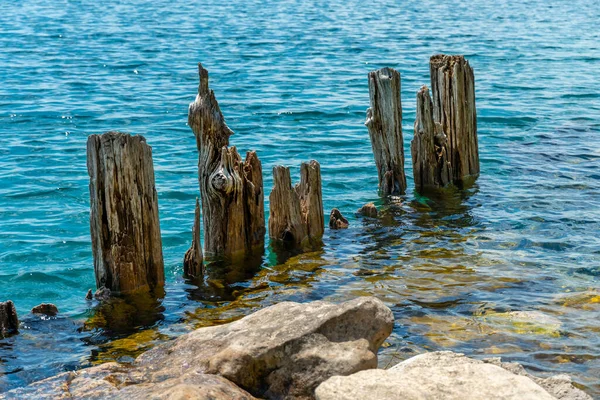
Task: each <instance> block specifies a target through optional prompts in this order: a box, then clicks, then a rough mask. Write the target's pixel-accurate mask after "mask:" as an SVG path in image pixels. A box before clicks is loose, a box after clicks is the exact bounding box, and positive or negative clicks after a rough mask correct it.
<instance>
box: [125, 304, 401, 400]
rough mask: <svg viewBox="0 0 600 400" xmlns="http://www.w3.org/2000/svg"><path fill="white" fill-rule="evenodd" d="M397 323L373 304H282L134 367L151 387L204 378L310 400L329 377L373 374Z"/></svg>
mask: <svg viewBox="0 0 600 400" xmlns="http://www.w3.org/2000/svg"><path fill="white" fill-rule="evenodd" d="M393 324H394V317H393V314H392V312H391V310H390V309H389V308H387V307H386V306H385V305H384V304H383V303H382V302H381V301H379V300H377V299H375V298H372V297H361V298H358V299H355V300H351V301H348V302H346V303H342V304H340V305H336V304H331V303H327V302H323V301H316V302H312V303H306V304H299V303H290V302H284V303H279V304H277V305H274V306H272V307H269V308H266V309H263V310H261V311H258V312H256V313H254V314H251V315H249V316H247V317H245V318H243V319H241V320H239V321H236V322H232V323H230V324H227V325H222V326H215V327H210V328H204V329H198V330H196V331H194V332H192V333H189V334H187V335H184V336H182V337H181V338H179V339H177V340H176V341H174V342H173V343H170V344H167V345H165V346H161V347H158V348H155V349H153V350H150V351H148V352H146V353H144V354H143V355H141V356H140V357H139V358H138V360H137V361H136V366H137V368H139V369H143V370H144V371H145V373H146V374H147V375H148V376H150V377H151V378H150V379H151V380H153V381H157V380H162V379H165V378H172V377H175V376H177V375H178V374H181V371H202V372H203V373H208V374H216V375H221V376H223V377H225V378H227V379H229V380H230V381H232V382H234V383H236V384H237V385H239V386H240V387H242V388H244V389H245V390H247V391H249V392H250V393H252V394H254V395H255V396H259V397H266V398H276V399H287V398H294V399H304V398H306V399H310V398H313V394H314V389H315V388H316V387H317V386H318V385H319V384H320V383H321V382H323V381H324V380H326V379H327V378H329V377H331V376H334V375H349V374H353V373H355V372H358V371H362V370H364V369H370V368H376V367H377V350H378V349H379V346H381V344H382V343H383V341H384V340H385V339H386V338H387V337H388V336H389V335H390V333H391V332H392V328H393Z"/></svg>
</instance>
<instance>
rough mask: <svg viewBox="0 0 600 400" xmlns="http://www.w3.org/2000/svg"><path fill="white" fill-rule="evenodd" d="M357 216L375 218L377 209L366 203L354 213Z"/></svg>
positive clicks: (373, 205)
mask: <svg viewBox="0 0 600 400" xmlns="http://www.w3.org/2000/svg"><path fill="white" fill-rule="evenodd" d="M356 213H357V214H359V215H362V216H364V217H370V218H377V214H378V213H377V207H375V204H373V203H367V204H365V205H364V206H362V207H361V208H359V209H358V211H356Z"/></svg>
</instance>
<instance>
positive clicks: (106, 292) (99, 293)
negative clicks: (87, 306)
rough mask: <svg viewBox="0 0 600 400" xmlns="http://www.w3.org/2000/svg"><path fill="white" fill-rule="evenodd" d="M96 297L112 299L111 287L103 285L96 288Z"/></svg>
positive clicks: (97, 298)
mask: <svg viewBox="0 0 600 400" xmlns="http://www.w3.org/2000/svg"><path fill="white" fill-rule="evenodd" d="M94 297H95V298H96V300H98V301H106V300H108V299H110V289H107V288H105V287H104V286H102V287H101V288H100V289H98V290H96V293H95V294H94Z"/></svg>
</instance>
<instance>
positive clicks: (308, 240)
mask: <svg viewBox="0 0 600 400" xmlns="http://www.w3.org/2000/svg"><path fill="white" fill-rule="evenodd" d="M324 231H325V218H324V215H323V196H322V193H321V167H320V165H319V163H318V162H317V161H315V160H312V161H309V162H308V163H302V165H301V166H300V183H298V184H297V185H296V186H295V187H292V180H291V177H290V169H289V168H287V167H283V166H276V167H274V168H273V190H272V191H271V194H270V196H269V236H270V238H271V240H274V241H276V242H285V243H292V244H293V245H295V246H299V247H304V246H305V245H308V244H312V243H317V242H319V241H320V240H321V238H322V237H323V232H324Z"/></svg>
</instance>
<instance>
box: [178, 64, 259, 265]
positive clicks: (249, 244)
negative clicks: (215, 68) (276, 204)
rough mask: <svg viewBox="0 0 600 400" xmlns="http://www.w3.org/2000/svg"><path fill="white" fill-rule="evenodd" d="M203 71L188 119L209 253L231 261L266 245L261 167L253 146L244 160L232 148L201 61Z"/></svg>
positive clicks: (205, 248) (231, 132) (230, 133)
mask: <svg viewBox="0 0 600 400" xmlns="http://www.w3.org/2000/svg"><path fill="white" fill-rule="evenodd" d="M198 72H199V75H200V85H199V86H198V95H197V96H196V100H195V101H194V102H193V103H191V104H190V107H189V112H188V124H189V126H190V127H191V128H192V131H193V132H194V135H195V136H196V144H197V147H198V180H199V184H200V195H201V198H202V219H203V222H204V253H205V255H206V256H207V257H208V256H210V257H226V258H228V259H230V260H232V259H237V258H239V257H241V256H243V255H244V254H248V253H252V252H254V251H256V250H260V251H262V250H263V249H264V236H265V231H266V229H265V214H264V192H263V179H262V166H261V163H260V160H259V159H258V156H257V155H256V153H255V152H254V151H249V152H248V153H247V154H246V160H245V161H242V158H241V157H240V155H239V154H238V152H237V150H236V148H235V147H230V148H229V147H227V146H228V145H229V136H230V135H232V134H233V131H232V130H231V129H229V127H228V126H227V124H226V123H225V119H224V118H223V114H222V113H221V109H220V108H219V103H218V102H217V100H216V99H215V94H214V92H213V91H212V90H211V89H209V87H208V71H207V70H206V69H204V68H203V67H202V64H198Z"/></svg>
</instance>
